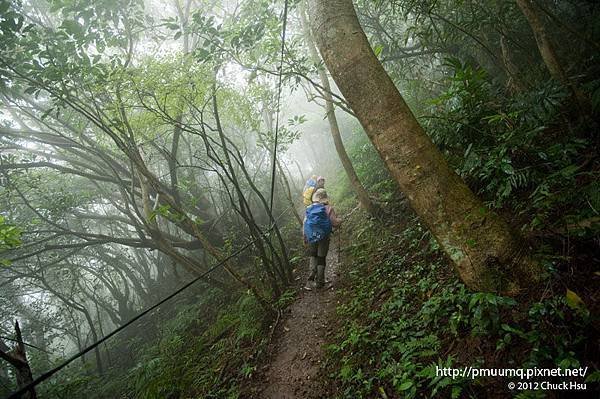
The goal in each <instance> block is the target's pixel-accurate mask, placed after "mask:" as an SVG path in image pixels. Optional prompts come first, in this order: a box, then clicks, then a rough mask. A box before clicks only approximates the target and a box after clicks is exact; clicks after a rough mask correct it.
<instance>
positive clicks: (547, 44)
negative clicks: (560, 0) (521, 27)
mask: <svg viewBox="0 0 600 399" xmlns="http://www.w3.org/2000/svg"><path fill="white" fill-rule="evenodd" d="M516 2H517V5H518V6H519V8H520V9H521V12H523V15H525V18H526V19H527V22H529V26H530V27H531V30H532V31H533V36H534V37H535V42H536V44H537V47H538V50H539V51H540V55H541V56H542V60H544V64H545V65H546V68H547V69H548V71H549V72H550V76H552V78H554V79H555V80H557V81H558V82H560V83H561V84H562V85H563V86H565V87H566V88H567V89H568V90H569V91H570V92H571V94H572V95H573V98H575V100H576V101H577V104H578V105H579V108H580V109H581V110H582V111H583V112H587V110H588V109H589V108H590V106H589V102H588V100H587V98H586V96H585V94H584V93H583V92H582V91H581V89H579V88H578V87H577V85H576V84H575V83H574V82H573V81H571V80H570V79H569V77H568V76H567V74H566V72H565V70H564V68H563V66H562V64H561V62H560V60H559V59H558V56H557V55H556V51H555V49H554V44H553V43H552V41H551V40H550V37H549V35H548V32H547V31H546V28H545V27H544V23H543V22H542V19H541V18H540V16H539V14H538V11H537V7H536V5H535V4H534V2H533V1H532V0H516Z"/></svg>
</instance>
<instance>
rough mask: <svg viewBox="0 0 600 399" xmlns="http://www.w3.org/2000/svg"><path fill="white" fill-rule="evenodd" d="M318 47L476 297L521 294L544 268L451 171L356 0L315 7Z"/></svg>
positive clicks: (322, 0)
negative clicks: (372, 39)
mask: <svg viewBox="0 0 600 399" xmlns="http://www.w3.org/2000/svg"><path fill="white" fill-rule="evenodd" d="M308 4H309V7H308V10H309V13H310V22H311V26H312V31H313V33H314V35H315V41H316V44H317V47H318V48H319V50H320V52H321V56H322V58H323V60H324V61H325V64H326V65H327V67H328V69H329V71H330V72H331V75H332V77H333V79H334V80H335V82H336V83H337V85H338V87H339V89H340V91H341V92H342V94H343V95H344V97H345V98H346V100H347V101H348V103H349V104H350V106H351V108H352V110H353V111H354V113H355V114H356V116H357V117H358V119H359V121H360V122H361V124H362V125H363V127H364V129H365V131H366V132H367V135H368V136H369V138H370V139H371V141H372V142H373V144H374V145H375V148H376V149H377V151H378V152H379V154H380V156H381V157H382V158H383V160H384V161H385V164H386V166H387V168H388V169H389V171H390V173H391V174H392V176H393V177H394V178H395V180H396V181H397V182H398V184H399V186H400V188H401V190H402V191H403V192H404V193H405V194H406V196H407V197H408V199H409V201H410V204H411V206H412V208H413V209H414V210H415V212H416V213H417V214H418V215H419V217H420V218H421V220H422V221H423V223H424V224H425V225H426V226H427V227H428V228H429V230H430V231H431V232H432V234H433V235H434V236H435V238H436V239H437V241H438V242H439V244H440V246H441V248H442V249H443V250H444V252H445V253H446V254H447V255H448V257H449V258H450V259H451V260H452V262H453V264H454V266H455V268H456V270H457V272H458V274H459V275H460V277H461V279H462V280H463V281H464V283H465V284H466V285H467V286H468V287H470V288H471V289H473V290H481V291H494V292H501V293H504V294H517V293H518V292H519V291H521V290H522V289H525V288H528V287H530V286H532V283H533V282H535V281H536V280H537V278H538V276H539V273H538V269H539V268H538V266H537V264H536V263H535V262H534V261H532V259H531V258H530V257H529V255H528V251H527V250H526V248H524V246H523V245H522V241H520V240H519V239H518V237H516V236H515V235H514V234H513V233H512V232H511V230H510V229H509V227H508V225H507V224H506V223H505V222H504V221H503V220H502V219H501V218H499V217H498V216H497V215H496V214H495V213H493V212H491V211H489V210H488V209H487V208H486V207H485V206H484V205H483V203H482V202H481V201H480V200H479V199H478V198H477V197H476V196H475V195H474V194H473V192H472V191H471V190H470V189H469V188H468V187H467V186H466V184H465V183H464V182H463V180H462V179H461V178H460V177H459V176H458V175H457V174H456V173H455V172H454V171H453V170H452V169H451V168H450V166H449V165H448V163H447V162H446V159H445V158H444V157H443V155H442V154H441V153H440V151H439V150H438V149H437V147H436V146H435V145H434V143H433V142H432V141H431V139H430V138H429V137H428V136H427V134H426V133H425V131H424V130H423V128H422V127H421V125H420V124H419V123H418V122H417V120H416V118H415V117H414V115H413V114H412V112H411V110H410V109H409V108H408V106H407V105H406V103H405V102H404V99H403V98H402V96H401V95H400V93H399V92H398V90H397V89H396V86H395V85H394V83H393V82H392V80H391V79H390V77H389V76H388V75H387V73H386V72H385V70H384V69H383V67H382V65H381V63H380V62H379V60H378V59H377V57H376V56H375V54H374V53H373V51H372V50H371V47H370V45H369V42H368V40H367V37H366V36H365V34H364V32H363V30H362V28H361V26H360V24H359V22H358V18H357V16H356V13H355V10H354V7H353V5H352V0H309V1H308Z"/></svg>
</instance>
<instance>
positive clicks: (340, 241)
mask: <svg viewBox="0 0 600 399" xmlns="http://www.w3.org/2000/svg"><path fill="white" fill-rule="evenodd" d="M341 250H342V226H341V225H340V228H339V229H338V246H337V264H338V267H339V265H340V251H341Z"/></svg>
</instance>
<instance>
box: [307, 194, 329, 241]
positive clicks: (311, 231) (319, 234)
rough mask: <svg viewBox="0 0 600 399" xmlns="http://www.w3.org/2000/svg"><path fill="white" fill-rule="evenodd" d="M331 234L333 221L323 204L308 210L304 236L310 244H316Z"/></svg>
mask: <svg viewBox="0 0 600 399" xmlns="http://www.w3.org/2000/svg"><path fill="white" fill-rule="evenodd" d="M329 234H331V220H329V216H327V210H326V209H325V205H323V204H318V203H317V204H312V205H311V206H309V207H308V208H306V222H304V236H305V237H306V239H307V240H308V242H309V243H311V244H314V243H316V242H319V241H321V240H323V239H325V238H327V237H328V236H329Z"/></svg>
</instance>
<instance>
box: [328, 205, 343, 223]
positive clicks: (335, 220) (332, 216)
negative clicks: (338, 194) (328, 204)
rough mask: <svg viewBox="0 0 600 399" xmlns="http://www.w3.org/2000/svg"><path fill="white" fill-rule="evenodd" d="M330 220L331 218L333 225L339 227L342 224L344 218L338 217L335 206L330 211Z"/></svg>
mask: <svg viewBox="0 0 600 399" xmlns="http://www.w3.org/2000/svg"><path fill="white" fill-rule="evenodd" d="M329 220H331V224H332V225H333V227H338V226H339V225H340V224H342V219H341V218H339V217H337V215H336V213H335V209H333V208H331V211H330V212H329Z"/></svg>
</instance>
